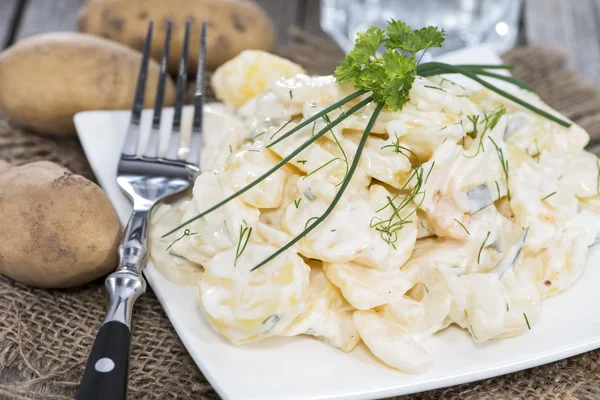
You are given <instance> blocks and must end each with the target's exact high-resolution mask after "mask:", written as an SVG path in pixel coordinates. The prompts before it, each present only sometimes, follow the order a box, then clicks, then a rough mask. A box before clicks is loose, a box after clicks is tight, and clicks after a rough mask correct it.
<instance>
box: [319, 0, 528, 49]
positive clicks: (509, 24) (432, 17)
mask: <svg viewBox="0 0 600 400" xmlns="http://www.w3.org/2000/svg"><path fill="white" fill-rule="evenodd" d="M521 7H522V0H321V27H322V28H323V30H325V31H326V32H327V33H329V34H330V35H331V36H332V37H333V39H334V40H335V41H336V42H337V43H338V44H339V45H340V47H342V49H343V50H344V51H346V52H348V51H349V50H350V49H351V48H352V46H353V44H354V38H355V37H356V34H357V33H358V32H360V31H363V30H366V29H367V28H368V27H369V26H371V25H377V26H379V27H382V28H384V27H385V26H386V25H387V22H388V21H389V20H390V19H392V18H393V19H395V20H399V21H402V22H405V23H406V24H408V25H410V26H411V27H412V28H414V29H417V28H422V27H424V26H428V25H435V26H437V27H439V28H443V29H444V30H445V31H446V40H445V42H444V45H443V48H442V49H435V50H434V51H430V52H428V53H429V55H430V56H431V55H433V54H436V53H437V54H439V53H441V52H448V51H452V50H457V49H460V48H463V47H468V46H474V45H478V44H487V45H489V46H491V47H492V48H493V49H494V50H495V51H496V52H497V53H503V52H505V51H507V50H509V49H510V48H512V47H513V46H514V45H515V42H516V40H517V34H518V29H519V17H520V13H521Z"/></svg>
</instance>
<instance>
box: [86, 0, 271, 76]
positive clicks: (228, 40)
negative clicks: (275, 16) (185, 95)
mask: <svg viewBox="0 0 600 400" xmlns="http://www.w3.org/2000/svg"><path fill="white" fill-rule="evenodd" d="M169 18H171V19H173V32H172V36H171V40H172V42H171V53H170V59H169V69H170V71H171V72H172V73H173V74H176V73H177V70H178V68H179V55H180V52H181V50H180V49H181V46H182V44H183V34H184V30H185V21H186V19H191V21H192V28H191V33H190V55H189V72H190V74H192V75H193V74H195V72H196V69H197V67H198V52H199V46H200V34H201V23H202V21H203V20H206V21H208V35H207V50H208V53H207V56H208V60H207V66H208V68H209V69H215V68H217V67H218V66H219V65H221V64H223V63H224V62H225V61H227V60H229V59H231V58H233V57H234V56H236V55H237V54H239V53H240V52H241V51H242V50H246V49H258V50H270V49H271V47H272V46H273V43H274V40H275V33H274V29H273V23H272V22H271V19H270V18H269V16H268V15H267V14H266V13H265V11H264V10H263V9H262V8H261V7H260V6H259V5H258V4H256V3H254V2H251V1H245V0H168V1H165V0H111V1H106V0H105V1H93V2H90V3H88V4H86V5H85V6H84V7H83V8H82V9H81V10H80V13H79V19H78V23H77V27H78V30H79V31H80V32H87V33H92V34H94V35H99V36H102V37H105V38H108V39H111V40H114V41H117V42H119V43H123V44H126V45H128V46H130V47H133V48H134V49H138V50H141V49H142V47H143V43H144V38H145V36H146V31H147V29H148V21H150V19H153V20H154V32H153V37H152V57H153V58H154V59H156V60H159V59H160V55H161V51H162V46H163V41H164V37H165V30H166V26H167V21H168V19H169Z"/></svg>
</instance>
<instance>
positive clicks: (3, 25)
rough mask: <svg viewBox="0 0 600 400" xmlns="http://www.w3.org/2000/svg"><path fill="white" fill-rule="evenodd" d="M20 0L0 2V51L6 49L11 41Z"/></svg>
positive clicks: (0, 0) (3, 0)
mask: <svg viewBox="0 0 600 400" xmlns="http://www.w3.org/2000/svg"><path fill="white" fill-rule="evenodd" d="M21 1H22V0H0V50H2V49H3V48H5V47H7V46H8V45H9V44H10V41H11V39H12V31H13V28H14V26H13V25H14V24H17V23H18V21H17V20H16V19H18V17H19V16H18V11H19V3H21Z"/></svg>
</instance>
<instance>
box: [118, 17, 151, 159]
mask: <svg viewBox="0 0 600 400" xmlns="http://www.w3.org/2000/svg"><path fill="white" fill-rule="evenodd" d="M153 26H154V21H152V20H150V22H149V23H148V31H147V32H146V39H145V40H144V51H143V53H142V61H141V62H140V72H139V74H138V81H137V86H136V88H135V98H134V99H133V105H132V106H131V120H130V121H129V127H128V128H127V134H126V137H125V143H124V144H123V150H122V152H121V154H122V155H123V156H129V157H135V155H136V153H137V144H138V140H139V136H140V121H141V119H142V109H143V108H144V93H145V92H146V78H147V76H148V59H149V56H150V44H151V42H152V28H153Z"/></svg>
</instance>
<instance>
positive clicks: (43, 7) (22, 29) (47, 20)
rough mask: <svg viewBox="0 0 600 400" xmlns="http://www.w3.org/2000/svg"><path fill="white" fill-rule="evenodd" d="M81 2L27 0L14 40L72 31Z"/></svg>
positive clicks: (78, 0)
mask: <svg viewBox="0 0 600 400" xmlns="http://www.w3.org/2000/svg"><path fill="white" fill-rule="evenodd" d="M2 1H4V0H2ZM83 3H85V0H27V3H26V8H25V10H24V12H23V15H22V18H21V22H20V24H19V28H18V29H17V33H16V40H19V39H23V38H25V37H28V36H32V35H36V34H38V33H45V32H57V31H74V30H75V23H76V21H77V12H78V11H79V8H80V7H81V5H82V4H83Z"/></svg>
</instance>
